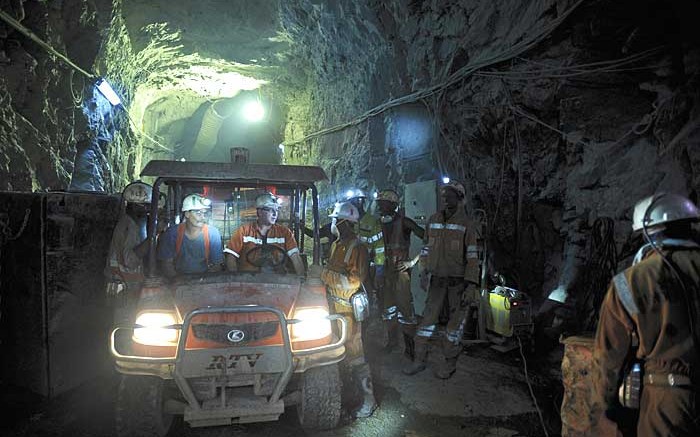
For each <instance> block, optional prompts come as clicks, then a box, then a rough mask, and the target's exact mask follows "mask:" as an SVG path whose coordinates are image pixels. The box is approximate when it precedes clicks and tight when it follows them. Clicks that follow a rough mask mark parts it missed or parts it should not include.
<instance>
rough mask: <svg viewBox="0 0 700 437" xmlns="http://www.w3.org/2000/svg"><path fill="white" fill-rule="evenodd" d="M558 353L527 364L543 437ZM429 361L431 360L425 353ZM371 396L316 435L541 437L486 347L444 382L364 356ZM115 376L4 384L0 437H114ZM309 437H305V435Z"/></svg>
mask: <svg viewBox="0 0 700 437" xmlns="http://www.w3.org/2000/svg"><path fill="white" fill-rule="evenodd" d="M560 353H561V351H560V350H559V349H555V350H554V351H552V352H550V353H549V354H543V353H538V354H533V355H532V356H531V357H530V358H529V360H528V367H529V370H530V380H531V381H532V384H533V388H534V392H535V395H536V396H537V400H538V404H539V406H540V409H541V411H542V413H543V417H544V421H545V424H546V426H547V428H548V433H549V435H557V434H559V429H560V422H559V417H558V405H559V402H560V399H561V395H560V393H561V387H560V382H559V381H560V376H559V375H560V372H559V368H558V360H559V356H560ZM432 355H436V354H432ZM370 361H371V363H372V364H373V374H374V380H375V391H376V395H377V398H378V401H379V403H380V406H379V408H378V409H377V411H376V412H375V414H374V415H373V416H372V417H371V418H368V419H363V420H352V419H351V418H350V415H349V413H347V412H345V413H344V414H343V419H342V424H341V426H340V427H339V428H338V429H335V430H332V431H327V432H321V433H316V434H312V435H313V436H318V437H330V436H337V437H341V436H342V437H345V436H353V437H365V436H367V437H369V436H387V437H429V436H441V437H442V436H489V437H496V436H499V437H500V436H503V437H511V436H542V435H545V433H544V431H543V429H542V425H541V424H540V420H539V417H538V414H537V413H536V409H535V407H534V404H533V402H532V398H531V396H530V393H529V389H528V386H527V384H526V381H525V377H524V375H523V366H522V364H523V363H522V359H521V358H520V354H519V352H518V350H517V349H516V350H513V351H510V352H507V353H501V352H497V351H495V350H493V349H491V348H490V347H488V345H472V346H469V347H468V348H467V349H466V350H465V353H463V354H462V355H461V356H460V359H459V363H458V369H457V372H456V373H455V374H454V375H453V377H452V378H451V379H449V380H446V381H443V380H439V379H437V378H435V377H434V376H433V374H432V371H431V368H430V367H429V368H428V369H427V370H426V371H424V372H422V373H420V374H418V375H415V376H413V377H408V376H405V375H403V374H402V373H401V367H402V366H403V365H405V363H406V358H405V357H404V356H403V354H402V353H401V352H400V351H395V352H393V353H389V354H387V353H380V351H378V350H376V348H372V351H371V352H370ZM117 385H118V376H117V375H116V373H115V374H111V375H106V376H104V377H101V378H99V379H96V380H93V381H91V382H89V383H87V384H84V385H83V386H81V387H79V388H77V389H75V390H73V391H71V392H68V393H66V394H63V395H61V396H59V397H57V398H55V399H53V400H50V401H46V400H42V399H41V398H40V397H38V396H36V395H32V394H31V393H27V392H26V391H23V390H21V389H18V388H16V387H12V386H7V385H5V386H3V387H2V390H1V392H0V405H1V406H2V407H3V411H4V414H3V416H4V417H5V418H6V419H4V420H3V421H2V422H0V435H2V436H4V437H20V436H22V437H24V436H56V437H59V436H61V437H68V436H70V437H87V436H105V437H109V436H113V435H114V414H113V413H114V398H115V395H116V390H117ZM299 435H304V432H303V431H302V430H301V428H300V427H299V425H298V424H297V422H296V414H295V413H294V410H293V409H289V410H288V411H287V412H286V413H285V414H284V415H283V416H282V417H281V418H280V420H279V421H278V422H272V423H262V424H247V425H232V426H224V427H213V428H190V427H189V426H187V425H186V424H183V423H182V422H176V424H175V426H174V428H173V429H172V430H171V433H170V436H172V437H224V436H241V437H243V436H274V437H287V436H289V437H291V436H299ZM309 435H311V434H309Z"/></svg>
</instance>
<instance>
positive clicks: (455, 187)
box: [440, 180, 467, 199]
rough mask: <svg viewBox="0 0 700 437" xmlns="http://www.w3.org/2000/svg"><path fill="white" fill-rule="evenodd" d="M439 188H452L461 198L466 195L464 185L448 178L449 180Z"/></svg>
mask: <svg viewBox="0 0 700 437" xmlns="http://www.w3.org/2000/svg"><path fill="white" fill-rule="evenodd" d="M440 189H441V190H447V189H450V190H453V191H454V192H456V193H457V194H458V195H459V196H460V197H461V198H462V199H463V198H464V197H465V196H466V195H467V190H466V189H465V188H464V185H462V184H460V183H459V182H457V181H453V180H450V181H449V182H447V183H445V184H443V185H442V186H441V187H440Z"/></svg>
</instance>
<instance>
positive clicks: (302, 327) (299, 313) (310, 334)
mask: <svg viewBox="0 0 700 437" xmlns="http://www.w3.org/2000/svg"><path fill="white" fill-rule="evenodd" d="M294 318H295V319H297V320H299V322H298V323H295V324H293V325H292V341H307V340H318V339H319V338H324V337H327V336H329V335H330V334H331V321H330V320H328V310H327V309H325V308H301V309H298V310H296V311H295V312H294Z"/></svg>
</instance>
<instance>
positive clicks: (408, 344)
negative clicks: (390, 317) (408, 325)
mask: <svg viewBox="0 0 700 437" xmlns="http://www.w3.org/2000/svg"><path fill="white" fill-rule="evenodd" d="M403 346H404V350H403V354H404V355H405V356H406V358H408V359H409V360H411V361H413V360H414V359H415V358H416V345H415V342H414V341H413V336H412V335H408V334H406V333H405V332H404V334H403Z"/></svg>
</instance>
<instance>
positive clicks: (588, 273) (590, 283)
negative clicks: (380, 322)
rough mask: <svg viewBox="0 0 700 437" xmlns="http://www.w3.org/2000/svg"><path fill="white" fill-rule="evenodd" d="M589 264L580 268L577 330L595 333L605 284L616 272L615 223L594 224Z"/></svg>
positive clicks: (604, 219) (606, 220) (600, 220)
mask: <svg viewBox="0 0 700 437" xmlns="http://www.w3.org/2000/svg"><path fill="white" fill-rule="evenodd" d="M590 241H591V245H590V247H589V257H588V261H587V263H586V265H585V267H584V268H583V272H584V273H583V277H584V278H585V279H584V282H583V284H584V285H583V286H582V289H580V290H578V291H577V294H578V293H580V296H578V297H577V301H579V302H580V305H579V306H578V320H579V329H580V330H581V331H584V332H592V331H595V329H596V326H598V315H599V311H600V307H601V305H602V304H603V299H604V297H605V293H606V292H607V289H608V284H609V283H610V280H611V279H612V277H613V275H615V272H616V271H617V260H618V255H617V246H616V245H615V222H614V221H613V219H611V218H610V217H598V218H597V219H596V220H595V221H594V222H593V229H592V231H591V239H590Z"/></svg>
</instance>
